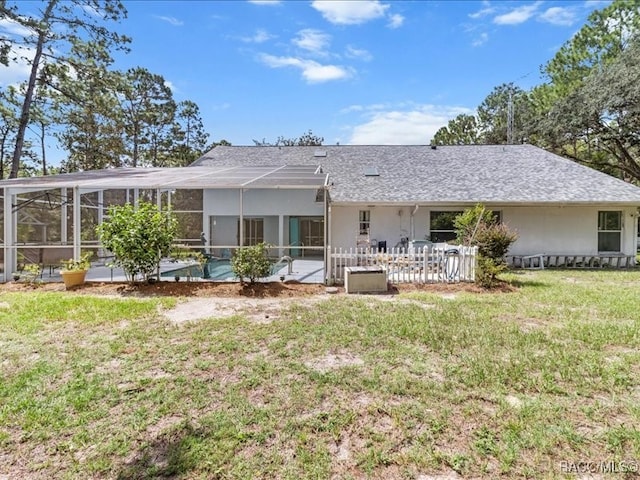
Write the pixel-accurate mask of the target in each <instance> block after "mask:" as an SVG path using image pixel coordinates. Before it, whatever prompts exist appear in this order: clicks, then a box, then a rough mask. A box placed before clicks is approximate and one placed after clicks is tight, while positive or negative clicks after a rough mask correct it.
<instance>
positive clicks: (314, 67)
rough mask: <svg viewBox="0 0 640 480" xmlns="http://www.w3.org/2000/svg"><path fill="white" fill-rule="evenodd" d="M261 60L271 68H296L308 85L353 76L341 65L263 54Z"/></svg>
mask: <svg viewBox="0 0 640 480" xmlns="http://www.w3.org/2000/svg"><path fill="white" fill-rule="evenodd" d="M260 60H261V61H262V62H263V63H264V64H265V65H267V66H268V67H271V68H282V67H294V68H297V69H299V70H300V71H301V72H302V76H303V77H304V79H305V80H306V81H307V83H323V82H330V81H333V80H343V79H345V78H349V77H351V76H352V72H351V71H350V70H349V69H347V68H345V67H342V66H339V65H322V64H320V63H318V62H315V61H313V60H306V59H302V58H295V57H276V56H273V55H267V54H262V55H261V56H260Z"/></svg>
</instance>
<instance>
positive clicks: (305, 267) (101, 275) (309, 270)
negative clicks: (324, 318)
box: [41, 258, 324, 283]
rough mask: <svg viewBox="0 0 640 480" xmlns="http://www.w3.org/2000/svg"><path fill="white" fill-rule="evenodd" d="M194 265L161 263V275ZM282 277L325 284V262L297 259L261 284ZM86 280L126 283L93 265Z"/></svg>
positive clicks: (115, 272)
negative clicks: (290, 270) (289, 267)
mask: <svg viewBox="0 0 640 480" xmlns="http://www.w3.org/2000/svg"><path fill="white" fill-rule="evenodd" d="M192 265H193V264H192V263H188V262H169V261H166V262H164V261H163V262H161V263H160V274H161V275H162V274H163V273H167V272H171V271H174V270H177V269H180V268H184V267H188V266H192ZM281 276H284V280H285V281H297V282H300V283H324V262H323V261H322V259H318V260H306V259H297V258H295V259H294V260H293V264H292V272H291V274H289V273H288V266H287V265H283V266H282V268H280V269H279V270H278V272H277V273H276V274H275V275H271V276H269V277H266V278H263V279H260V280H259V281H260V282H280V281H282V280H281V278H280V277H281ZM41 280H42V281H45V282H62V277H61V276H60V270H59V269H56V270H53V271H49V269H48V268H45V270H44V272H43V274H42V277H41ZM86 280H87V281H89V282H124V281H126V278H125V275H124V271H123V270H122V269H121V268H115V267H114V268H112V267H109V266H106V265H102V264H99V265H95V264H94V265H92V266H91V269H90V270H89V271H88V272H87V277H86ZM180 280H181V281H191V282H213V281H216V282H233V281H237V278H235V277H234V276H233V275H231V276H229V277H224V278H216V279H203V278H199V277H180ZM161 281H163V282H165V281H166V282H169V281H170V282H174V281H175V279H174V277H173V276H169V277H161Z"/></svg>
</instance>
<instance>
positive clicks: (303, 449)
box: [0, 271, 640, 480]
mask: <svg viewBox="0 0 640 480" xmlns="http://www.w3.org/2000/svg"><path fill="white" fill-rule="evenodd" d="M507 278H508V279H509V280H510V281H511V282H513V283H514V285H516V286H517V287H518V288H517V290H516V291H514V292H511V293H465V292H459V293H456V294H455V295H452V294H447V295H443V294H441V293H440V294H439V293H437V292H429V291H428V290H425V291H416V292H412V293H408V294H403V295H400V296H396V297H382V299H380V298H378V297H367V296H364V297H351V296H346V295H337V296H330V297H329V298H328V299H327V300H325V301H321V302H319V303H313V304H311V303H301V304H299V305H297V304H296V305H293V306H287V307H286V309H285V310H283V311H282V312H280V314H279V317H278V318H274V319H273V321H270V323H268V322H257V321H255V319H250V318H248V317H245V316H242V315H236V316H233V317H230V318H209V319H205V320H200V321H197V322H191V323H184V324H181V325H173V324H171V323H170V322H169V321H168V320H167V319H166V318H165V317H164V316H163V315H162V313H161V311H162V309H169V308H171V307H173V306H174V305H175V304H176V303H177V302H179V301H181V300H180V299H172V298H111V297H91V296H81V295H70V294H66V293H64V292H41V291H38V290H34V291H33V292H27V293H24V292H2V293H0V351H1V352H2V357H1V359H0V361H1V362H2V363H1V367H2V368H1V370H0V479H4V478H10V479H14V478H20V479H40V478H42V479H50V478H78V479H80V478H82V479H85V478H117V479H128V478H158V477H171V478H190V479H191V478H202V479H205V478H207V479H209V478H225V479H226V478H238V479H248V478H281V479H296V480H299V479H307V478H313V479H323V478H339V479H349V478H354V479H355V478H379V479H396V478H397V479H405V478H406V479H409V478H422V479H429V478H434V477H435V478H458V477H460V478H467V477H473V478H496V477H500V476H502V477H503V478H518V477H519V478H558V477H560V478H562V477H564V476H566V477H567V478H575V477H576V474H581V473H585V470H589V471H590V472H591V474H594V473H598V471H600V470H606V469H607V468H608V469H615V470H617V471H618V472H621V471H622V473H621V474H617V475H616V476H615V478H632V477H633V478H635V476H636V475H637V473H636V472H635V470H636V469H637V465H638V464H637V463H635V462H637V461H639V460H640V308H639V307H640V271H598V272H591V271H539V272H526V273H513V274H510V275H509V276H508V277H507ZM589 462H590V463H589ZM587 473H588V472H587ZM438 475H442V476H446V477H437V476H438ZM590 478H591V477H590ZM594 478H598V477H594Z"/></svg>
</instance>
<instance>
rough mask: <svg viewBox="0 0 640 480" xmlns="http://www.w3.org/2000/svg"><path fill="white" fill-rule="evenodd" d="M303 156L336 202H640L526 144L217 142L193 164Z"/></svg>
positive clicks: (294, 160) (287, 161)
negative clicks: (370, 172) (324, 177)
mask: <svg viewBox="0 0 640 480" xmlns="http://www.w3.org/2000/svg"><path fill="white" fill-rule="evenodd" d="M325 152H326V156H323V155H322V154H323V153H325ZM306 164H311V165H321V166H322V168H323V171H324V173H328V174H329V182H330V183H333V185H332V187H331V188H330V196H331V199H332V201H334V202H359V203H407V204H413V203H435V204H456V203H462V204H464V203H477V202H482V203H504V204H512V203H513V204H536V203H559V204H572V203H573V204H576V203H577V204H581V203H585V204H588V203H592V204H606V203H611V204H619V205H620V204H632V205H633V204H637V205H640V188H638V187H635V186H633V185H631V184H628V183H626V182H623V181H622V180H618V179H616V178H613V177H611V176H609V175H606V174H604V173H601V172H598V171H596V170H593V169H591V168H588V167H585V166H582V165H579V164H577V163H575V162H573V161H571V160H567V159H565V158H563V157H560V156H558V155H555V154H552V153H549V152H547V151H545V150H543V149H540V148H537V147H534V146H531V145H468V146H439V147H437V149H432V148H431V147H430V146H420V145H394V146H391V145H385V146H360V145H339V146H338V145H326V146H321V147H233V146H232V147H224V146H221V147H216V148H214V149H213V150H211V151H210V152H208V153H207V154H205V155H204V156H202V157H201V158H200V159H198V160H196V162H194V164H193V165H194V166H196V165H197V166H232V165H306ZM368 167H377V170H378V173H379V176H365V175H364V172H365V170H367V168H368Z"/></svg>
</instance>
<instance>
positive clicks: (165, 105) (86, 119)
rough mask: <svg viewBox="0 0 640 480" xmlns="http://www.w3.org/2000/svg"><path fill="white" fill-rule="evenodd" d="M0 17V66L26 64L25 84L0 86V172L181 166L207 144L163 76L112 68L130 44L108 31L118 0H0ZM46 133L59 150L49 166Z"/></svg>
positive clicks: (118, 14) (119, 12) (194, 113)
mask: <svg viewBox="0 0 640 480" xmlns="http://www.w3.org/2000/svg"><path fill="white" fill-rule="evenodd" d="M34 11H36V12H37V13H33V12H34ZM0 14H1V18H4V19H5V25H8V26H9V27H10V28H8V29H7V31H8V33H6V34H5V35H4V36H0V63H2V64H3V65H5V66H10V65H12V64H14V65H17V64H22V65H25V64H26V65H29V74H28V78H27V79H26V80H25V81H24V82H22V83H20V84H19V85H10V86H6V87H5V88H1V89H0V179H1V178H6V177H9V178H15V177H17V176H21V175H32V174H44V175H46V174H48V173H54V172H57V171H62V172H73V171H80V170H91V169H100V168H110V167H123V166H131V167H136V166H184V165H188V164H189V163H191V162H192V161H193V160H195V159H196V158H198V157H199V156H200V155H201V154H202V153H203V152H205V151H206V150H207V148H208V145H207V142H208V137H209V134H208V133H207V132H206V131H205V129H204V125H203V122H202V118H201V116H200V109H199V107H198V105H197V104H196V103H195V102H193V101H190V100H185V101H181V102H176V101H175V99H174V98H173V93H172V91H171V89H170V88H169V86H168V84H167V82H166V80H165V79H164V78H163V76H162V75H160V74H157V73H152V72H150V71H149V70H147V69H146V68H143V67H136V68H131V69H129V70H126V71H120V70H117V69H115V68H113V67H114V59H113V55H114V54H115V53H116V52H128V51H129V46H128V45H129V43H130V42H131V39H130V38H128V37H126V36H124V35H120V34H118V33H116V32H115V31H114V30H112V29H111V28H110V27H111V26H112V25H113V24H116V23H118V22H120V21H121V20H123V19H125V18H126V16H127V11H126V8H125V6H124V5H123V3H122V2H120V1H116V0H45V1H43V2H42V3H40V4H39V5H37V4H34V3H31V2H13V3H12V4H9V2H7V1H6V0H0ZM50 136H54V137H55V138H56V139H57V140H58V142H59V144H60V146H61V148H62V149H64V151H65V152H66V158H65V159H64V160H63V161H62V163H61V165H60V167H59V168H55V169H52V168H51V167H50V166H49V165H48V162H47V156H46V148H45V142H46V140H47V138H49V137H50ZM223 142H224V141H223Z"/></svg>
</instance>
